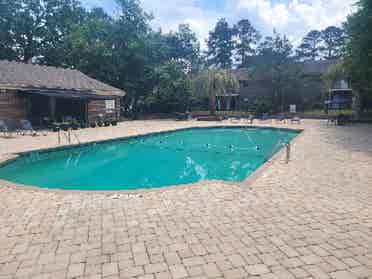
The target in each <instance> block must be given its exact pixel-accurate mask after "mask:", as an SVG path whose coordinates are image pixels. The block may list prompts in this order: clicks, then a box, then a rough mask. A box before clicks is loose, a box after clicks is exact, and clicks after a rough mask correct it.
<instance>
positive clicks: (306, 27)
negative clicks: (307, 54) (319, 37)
mask: <svg viewBox="0 0 372 279" xmlns="http://www.w3.org/2000/svg"><path fill="white" fill-rule="evenodd" d="M354 3H355V0H289V1H287V3H283V2H279V1H276V2H274V1H271V0H237V5H236V12H237V13H238V14H239V15H240V16H241V17H244V16H245V15H246V16H248V17H249V16H251V17H253V18H255V19H256V20H257V21H258V22H257V23H258V25H259V26H258V27H261V28H263V29H264V32H270V31H271V30H272V29H274V28H275V29H276V30H278V31H279V32H281V33H284V34H287V35H288V36H289V37H291V38H292V41H293V42H294V43H296V42H298V41H299V39H300V38H301V37H302V36H304V35H305V34H306V33H307V32H308V31H310V30H312V29H318V30H321V29H324V28H325V27H327V26H330V25H336V26H340V25H341V23H342V22H344V21H345V20H346V18H347V15H349V14H350V13H351V12H352V9H353V4H354Z"/></svg>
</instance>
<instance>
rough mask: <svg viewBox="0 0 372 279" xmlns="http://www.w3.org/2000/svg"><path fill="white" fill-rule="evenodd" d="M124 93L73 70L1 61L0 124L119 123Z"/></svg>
mask: <svg viewBox="0 0 372 279" xmlns="http://www.w3.org/2000/svg"><path fill="white" fill-rule="evenodd" d="M123 96H125V92H124V91H122V90H120V89H117V88H115V87H112V86H110V85H107V84H105V83H103V82H100V81H98V80H95V79H93V78H90V77H88V76H87V75H85V74H83V73H82V72H79V71H77V70H72V69H63V68H56V67H48V66H40V65H33V64H23V63H18V62H10V61H4V60H0V120H7V119H16V120H19V119H29V120H31V121H32V122H33V123H34V124H35V125H38V124H41V123H42V120H43V119H45V118H49V119H52V120H55V121H62V119H63V118H64V117H67V116H68V117H72V118H75V119H78V120H79V121H81V122H83V123H86V124H87V125H92V124H93V123H95V122H96V121H97V119H98V118H103V119H109V120H111V121H118V120H119V118H120V100H121V97H123Z"/></svg>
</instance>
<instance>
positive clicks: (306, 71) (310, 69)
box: [232, 60, 337, 81]
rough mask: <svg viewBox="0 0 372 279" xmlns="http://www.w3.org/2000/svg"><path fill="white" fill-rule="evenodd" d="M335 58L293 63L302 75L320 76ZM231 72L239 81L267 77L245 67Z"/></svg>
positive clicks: (264, 73)
mask: <svg viewBox="0 0 372 279" xmlns="http://www.w3.org/2000/svg"><path fill="white" fill-rule="evenodd" d="M336 63H337V60H319V61H307V62H298V63H295V64H293V65H296V66H297V67H298V70H299V71H301V74H303V75H304V76H321V75H323V74H325V73H326V72H327V71H328V69H329V67H330V66H332V65H334V64H336ZM232 73H234V74H235V75H236V76H237V78H238V79H239V80H240V81H244V80H251V79H256V80H264V79H265V78H267V76H266V75H267V73H266V72H262V71H260V72H258V76H257V73H256V75H255V74H254V70H252V69H247V68H239V69H235V70H232Z"/></svg>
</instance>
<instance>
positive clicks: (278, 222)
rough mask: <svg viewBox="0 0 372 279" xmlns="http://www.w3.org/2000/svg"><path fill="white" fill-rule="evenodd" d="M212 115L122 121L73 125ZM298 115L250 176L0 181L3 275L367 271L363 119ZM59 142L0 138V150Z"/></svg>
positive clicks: (138, 129) (140, 128)
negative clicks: (299, 120)
mask: <svg viewBox="0 0 372 279" xmlns="http://www.w3.org/2000/svg"><path fill="white" fill-rule="evenodd" d="M213 124H214V123H197V122H175V121H146V122H144V121H136V122H125V123H122V124H120V126H118V127H110V128H99V129H88V130H85V131H83V132H79V133H80V134H79V137H80V139H81V140H82V141H83V142H84V141H87V140H88V139H91V140H98V139H103V138H107V137H118V136H124V135H133V134H138V133H144V132H146V131H158V130H168V129H173V128H177V127H186V126H195V125H213ZM273 125H277V124H275V123H273ZM290 126H291V127H298V126H297V125H290ZM301 127H303V128H305V131H304V133H303V134H302V135H301V136H300V137H299V138H298V139H296V141H295V143H294V144H293V146H292V157H291V161H290V163H289V164H288V165H287V164H285V162H284V157H283V156H284V155H282V156H280V157H279V158H278V159H277V160H275V161H273V163H272V165H270V166H268V168H267V169H265V170H264V171H263V172H262V173H260V175H259V176H258V177H257V179H255V180H254V181H253V182H251V183H242V184H237V185H231V184H225V183H223V182H214V183H202V184H200V185H197V186H186V187H184V186H181V187H170V188H164V189H161V190H152V191H151V190H150V191H141V192H139V193H135V194H127V193H126V192H120V194H121V195H119V196H113V195H112V194H104V193H79V192H55V191H39V190H29V189H22V188H11V187H5V186H0V279H4V278H107V279H109V278H173V279H180V278H186V277H187V278H189V277H191V278H262V279H271V278H273V279H274V278H286V279H287V278H289V279H290V278H334V279H341V278H350V279H352V278H372V126H368V125H354V126H349V127H334V126H331V127H327V126H326V123H325V122H323V121H315V120H314V121H312V120H308V121H305V122H304V123H303V124H302V125H301ZM56 143H57V141H56V136H55V135H49V136H47V137H43V136H41V137H17V138H16V139H4V138H0V148H1V149H0V156H1V158H2V159H5V158H6V157H7V156H6V155H5V154H6V153H8V152H9V151H10V150H12V151H22V150H31V149H35V148H41V147H44V148H45V147H52V146H55V145H56ZM144 171H145V170H144Z"/></svg>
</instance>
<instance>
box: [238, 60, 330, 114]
mask: <svg viewBox="0 0 372 279" xmlns="http://www.w3.org/2000/svg"><path fill="white" fill-rule="evenodd" d="M335 63H336V61H335V60H321V61H312V62H303V63H297V64H294V65H292V66H293V67H294V71H295V72H296V73H295V74H296V77H295V78H293V80H286V81H285V84H284V86H283V88H284V89H283V91H284V106H285V107H286V108H287V107H288V106H289V104H296V105H297V107H298V108H299V109H302V110H305V109H313V108H322V107H323V106H324V100H325V99H327V95H328V89H327V88H326V85H325V83H324V81H323V75H324V74H325V73H327V71H328V69H329V68H330V67H331V66H332V65H334V64H335ZM234 73H235V75H236V76H237V78H238V80H239V84H240V91H239V93H238V95H239V103H240V105H239V106H240V107H246V106H248V107H249V106H255V105H256V104H257V103H259V102H262V101H265V100H270V99H273V98H274V94H275V89H276V88H275V85H273V82H272V81H271V80H270V74H269V73H265V72H260V73H256V72H254V71H252V70H248V69H244V68H243V69H236V70H234Z"/></svg>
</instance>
